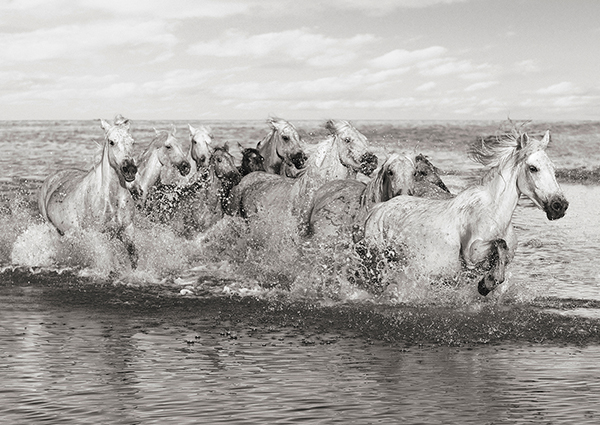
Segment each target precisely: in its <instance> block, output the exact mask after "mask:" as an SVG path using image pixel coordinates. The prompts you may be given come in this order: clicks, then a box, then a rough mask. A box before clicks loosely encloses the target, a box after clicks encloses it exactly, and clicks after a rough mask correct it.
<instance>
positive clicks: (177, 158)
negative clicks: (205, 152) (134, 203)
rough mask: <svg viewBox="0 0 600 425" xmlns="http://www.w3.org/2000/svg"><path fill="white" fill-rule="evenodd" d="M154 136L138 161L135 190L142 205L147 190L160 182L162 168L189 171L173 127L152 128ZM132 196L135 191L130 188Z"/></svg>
mask: <svg viewBox="0 0 600 425" xmlns="http://www.w3.org/2000/svg"><path fill="white" fill-rule="evenodd" d="M154 131H155V133H156V134H155V137H154V139H153V140H152V142H150V145H149V146H148V148H147V149H146V150H145V151H144V153H143V154H142V155H141V157H140V159H139V161H138V178H137V179H136V180H135V182H136V188H135V189H137V190H140V191H141V196H139V198H140V203H141V206H144V205H145V203H146V199H147V198H148V192H149V190H150V189H151V188H152V187H153V186H154V185H155V184H157V183H160V176H161V171H162V170H163V168H165V167H167V168H177V170H178V171H179V174H180V175H182V176H186V175H188V174H189V172H190V168H191V167H190V163H189V161H188V160H187V157H186V154H185V153H184V152H183V148H182V145H181V142H180V141H179V140H177V139H176V138H175V127H173V128H172V130H171V131H166V130H156V129H155V130H154ZM132 194H133V195H134V197H137V196H136V191H134V190H132Z"/></svg>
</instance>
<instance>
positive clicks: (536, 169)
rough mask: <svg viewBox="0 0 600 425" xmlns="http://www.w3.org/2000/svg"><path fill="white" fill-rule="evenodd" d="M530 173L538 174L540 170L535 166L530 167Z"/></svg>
mask: <svg viewBox="0 0 600 425" xmlns="http://www.w3.org/2000/svg"><path fill="white" fill-rule="evenodd" d="M529 171H531V172H532V173H537V172H538V171H539V170H538V168H537V167H536V166H535V165H530V166H529Z"/></svg>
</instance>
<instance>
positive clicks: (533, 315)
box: [0, 121, 600, 424]
mask: <svg viewBox="0 0 600 425" xmlns="http://www.w3.org/2000/svg"><path fill="white" fill-rule="evenodd" d="M211 124H212V125H213V132H214V133H215V134H218V135H219V136H220V137H219V141H224V140H230V141H232V142H234V143H232V144H231V145H232V148H233V151H234V154H237V153H239V152H236V149H237V147H236V143H235V142H237V141H239V142H241V143H242V144H243V145H244V146H251V145H255V144H256V141H258V140H260V139H261V138H262V136H263V135H264V132H265V128H266V125H265V123H263V122H260V121H256V122H235V123H219V122H215V123H211ZM356 124H357V125H358V127H359V128H361V129H362V130H363V131H364V132H365V134H366V135H367V136H368V137H369V139H370V140H371V141H372V143H373V144H374V145H375V149H376V151H377V153H378V154H379V155H381V156H382V157H383V156H385V155H386V154H388V153H391V152H399V151H404V150H412V149H413V148H414V147H415V146H418V150H419V151H421V152H423V153H425V154H427V155H429V156H430V157H431V159H432V161H433V162H434V163H435V164H436V165H438V166H439V167H441V168H442V170H444V171H449V172H451V173H452V174H451V175H444V179H445V180H446V181H447V183H448V186H449V187H450V188H451V189H452V190H453V191H455V192H456V191H457V190H459V189H460V188H461V187H463V186H464V184H465V175H467V174H468V172H469V171H471V170H472V169H473V168H474V166H473V164H472V163H470V162H469V161H468V159H467V158H466V155H464V152H465V148H466V145H467V144H468V143H470V141H472V139H473V137H474V136H476V135H481V134H493V133H494V132H495V131H496V130H497V129H498V124H497V123H471V124H468V125H467V124H464V125H460V124H452V123H433V122H430V123H408V122H405V123H398V122H396V123H390V122H385V123H373V122H370V123H356ZM169 125H170V122H141V123H137V124H134V127H133V131H132V132H133V134H134V137H135V138H136V139H137V140H138V141H139V142H140V143H139V145H138V146H137V149H138V150H141V149H143V147H144V146H145V145H146V143H148V142H149V140H150V139H151V138H152V134H153V129H152V128H153V127H157V128H166V127H167V126H169ZM177 125H178V127H180V131H179V132H178V134H182V135H184V134H186V131H187V130H186V129H185V126H186V125H187V123H183V122H179V123H177ZM298 127H299V128H300V131H301V133H302V135H303V136H304V137H305V140H306V141H307V142H309V143H312V142H314V141H316V140H318V139H319V137H321V135H322V134H323V129H322V128H321V127H320V123H316V122H302V123H299V124H298ZM538 127H539V129H540V130H542V129H543V130H545V129H546V128H548V127H549V128H551V130H552V131H553V142H552V144H551V145H550V147H549V154H550V156H551V157H552V158H553V159H554V160H555V163H556V165H557V167H573V166H594V165H596V164H597V163H599V162H600V157H598V155H599V154H598V150H597V142H598V134H600V132H599V131H598V128H599V127H598V124H597V123H583V124H569V123H553V124H551V125H549V126H546V125H545V124H540V125H539V126H538ZM101 134H102V132H101V130H100V129H99V126H98V122H92V121H82V122H56V123H54V122H34V121H31V122H9V123H7V122H3V123H0V144H1V147H2V151H3V157H2V158H1V159H0V164H2V167H0V168H1V170H0V196H1V198H2V199H0V201H1V203H0V230H1V232H0V234H1V235H0V264H1V265H2V266H3V271H2V273H0V376H1V378H2V385H1V386H0V418H2V419H3V421H4V422H6V423H10V424H13V423H24V424H29V423H38V422H45V423H61V424H62V423H74V424H80V423H90V424H96V423H98V424H105V423H111V424H112V423H124V424H142V423H143V424H147V423H156V424H168V423H177V424H180V423H274V422H278V423H291V422H301V421H305V422H310V423H315V422H316V423H319V422H321V423H343V424H346V423H374V422H380V423H392V422H402V423H431V422H433V423H476V424H481V423H515V422H534V423H566V422H567V423H578V424H580V423H598V416H599V415H600V409H599V408H598V407H597V406H599V403H598V402H599V401H600V400H599V398H600V395H599V394H600V391H599V390H600V388H599V386H600V372H599V371H598V368H597V367H596V363H597V358H598V355H599V354H600V353H599V351H600V348H599V347H600V337H599V335H600V324H599V321H600V317H599V316H598V311H600V291H599V287H600V285H599V279H600V271H599V270H598V268H597V253H598V252H600V222H599V221H600V218H599V217H600V216H598V214H597V211H599V210H600V187H598V186H581V185H574V184H568V185H566V184H563V185H562V186H563V188H564V190H565V193H566V196H567V198H568V199H569V201H570V207H569V210H568V211H567V215H566V216H565V217H564V218H562V219H561V220H557V221H553V222H549V221H548V220H547V219H546V217H545V214H544V213H543V212H541V211H540V210H538V209H535V208H532V207H531V206H530V203H529V202H528V201H523V202H521V205H520V206H519V207H518V208H517V210H516V212H515V220H514V223H515V227H516V233H517V236H518V238H519V248H518V251H517V256H516V258H515V260H514V262H513V264H511V266H510V272H509V276H510V277H509V279H508V282H506V283H504V284H503V285H502V286H501V287H500V288H499V290H497V291H496V292H495V293H493V294H491V295H490V296H488V297H487V298H486V299H481V297H479V295H477V293H476V291H475V290H473V291H471V292H473V294H468V295H467V296H464V297H462V298H461V296H460V291H458V290H456V289H455V288H435V289H427V290H426V291H421V292H424V293H425V296H421V295H419V294H420V293H421V292H418V291H416V292H417V293H416V294H410V293H409V294H408V295H409V296H408V297H407V298H408V299H409V300H411V295H412V300H414V302H412V303H410V302H409V303H408V304H397V303H389V302H388V303H386V302H385V301H383V302H381V300H376V299H373V298H368V297H367V298H366V301H363V302H358V301H356V300H357V299H359V298H360V297H358V296H356V288H349V285H348V282H343V281H342V280H343V279H342V278H340V276H342V273H341V271H344V267H345V264H346V261H347V253H346V252H343V251H341V252H340V253H337V252H333V253H332V252H330V253H325V254H327V255H328V256H326V255H323V253H320V252H318V251H315V252H316V256H313V257H311V256H310V255H309V254H313V253H312V252H309V251H303V252H301V251H299V250H298V249H296V247H294V246H292V247H290V246H289V244H287V245H286V243H285V241H283V242H282V241H280V240H276V239H274V238H269V237H267V236H266V234H267V233H268V232H266V231H265V229H263V228H256V229H251V231H252V232H254V233H255V234H254V236H255V237H254V238H253V239H250V238H244V237H240V235H242V234H244V233H243V232H244V231H245V230H244V229H243V228H242V227H236V223H235V222H234V221H228V222H223V223H221V224H220V225H219V226H220V227H219V226H217V229H216V230H215V231H213V232H211V233H209V234H206V235H203V237H202V238H199V239H198V240H185V241H184V240H181V239H177V238H176V237H175V236H174V235H173V234H172V233H170V232H169V231H167V230H165V229H164V228H160V227H158V226H154V227H152V226H149V227H148V226H147V227H141V228H140V229H141V230H140V231H139V233H140V234H139V235H138V240H137V241H136V242H138V243H139V244H140V248H141V255H142V257H141V262H140V268H139V270H138V271H137V272H136V273H129V274H128V273H126V272H123V271H122V268H120V266H119V262H118V257H119V252H117V253H116V255H115V249H114V246H112V245H111V242H110V241H108V240H106V238H105V237H104V236H103V235H98V234H94V233H93V232H88V233H83V234H77V235H71V236H67V237H64V238H60V240H59V238H58V236H57V235H56V234H55V233H54V232H52V231H51V230H48V229H47V228H46V227H45V225H42V224H41V223H40V221H39V218H38V217H37V209H36V208H37V207H36V206H35V201H34V200H33V199H34V193H35V191H36V190H37V188H38V187H39V185H40V184H41V180H42V179H43V178H44V177H45V176H46V175H47V174H48V173H49V172H51V171H53V170H56V169H59V168H65V167H80V168H89V166H90V165H91V164H92V163H93V161H94V159H95V157H96V156H97V154H98V147H97V145H96V143H94V140H98V138H99V137H101ZM574 141H578V143H573V142H574ZM238 158H239V155H238ZM271 227H272V226H271ZM246 230H247V229H246ZM266 230H269V229H266ZM249 253H250V254H249ZM303 254H304V255H303ZM115 257H116V260H115ZM17 260H18V261H17ZM11 262H13V263H14V264H20V265H21V266H23V268H20V269H17V270H16V271H11V269H10V266H8V265H9V264H11ZM115 264H116V265H115ZM332 265H333V267H332ZM25 266H26V267H32V269H31V270H27V269H26V268H24V267H25ZM56 269H59V271H60V273H59V272H56V273H55V270H56ZM65 270H66V271H65ZM259 284H262V285H263V287H262V288H261V287H260V285H259ZM161 285H162V286H161ZM344 285H345V286H344ZM264 287H267V289H265V288H264ZM181 288H184V289H185V290H186V291H187V292H185V291H184V292H185V293H188V294H190V295H189V296H185V297H184V296H180V295H179V290H180V289H181ZM225 291H226V294H237V295H240V294H244V295H248V294H250V295H256V296H257V298H254V296H252V297H245V298H240V297H236V296H232V297H231V298H229V297H225V295H224V292H225ZM409 292H410V290H409ZM457 294H458V295H457ZM125 295H126V296H125ZM415 298H416V300H415ZM299 300H300V302H304V303H308V306H307V305H304V304H303V305H302V306H298V307H297V304H298V301H299ZM3 421H0V422H3Z"/></svg>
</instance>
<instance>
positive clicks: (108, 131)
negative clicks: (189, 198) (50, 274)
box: [38, 115, 138, 268]
mask: <svg viewBox="0 0 600 425" xmlns="http://www.w3.org/2000/svg"><path fill="white" fill-rule="evenodd" d="M101 126H102V129H103V130H104V145H103V149H102V159H101V160H100V162H99V163H98V164H96V165H94V167H93V168H92V169H91V170H90V171H87V172H86V171H82V170H62V171H58V172H56V173H54V174H51V175H50V176H48V178H46V180H45V181H44V183H43V184H42V187H41V189H40V193H39V198H38V205H39V208H40V212H41V214H42V216H43V217H44V218H45V219H46V220H48V221H49V222H50V223H52V224H53V225H54V227H56V229H57V230H58V232H59V233H60V234H61V235H62V234H64V233H65V232H67V231H68V230H70V229H75V228H83V229H85V228H91V229H95V230H98V231H102V232H109V233H111V234H112V235H114V236H115V237H117V238H119V239H120V240H121V241H123V243H124V244H125V247H126V249H127V252H128V254H129V257H130V260H131V265H132V267H134V268H135V267H136V266H137V259H138V254H137V250H136V247H135V245H134V243H133V222H132V218H133V214H134V211H135V205H134V201H133V198H132V197H131V194H130V193H129V190H128V189H127V184H130V183H132V182H133V181H134V180H135V178H136V173H137V167H136V165H135V161H134V159H133V143H134V141H133V138H132V137H131V135H130V134H129V120H127V119H125V118H123V117H122V116H121V115H117V116H116V117H115V120H114V125H111V124H110V123H108V122H106V121H104V120H101Z"/></svg>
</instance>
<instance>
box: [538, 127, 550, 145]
mask: <svg viewBox="0 0 600 425" xmlns="http://www.w3.org/2000/svg"><path fill="white" fill-rule="evenodd" d="M540 143H541V145H542V149H546V148H547V147H548V143H550V130H546V134H544V137H543V139H542V141H541V142H540Z"/></svg>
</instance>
